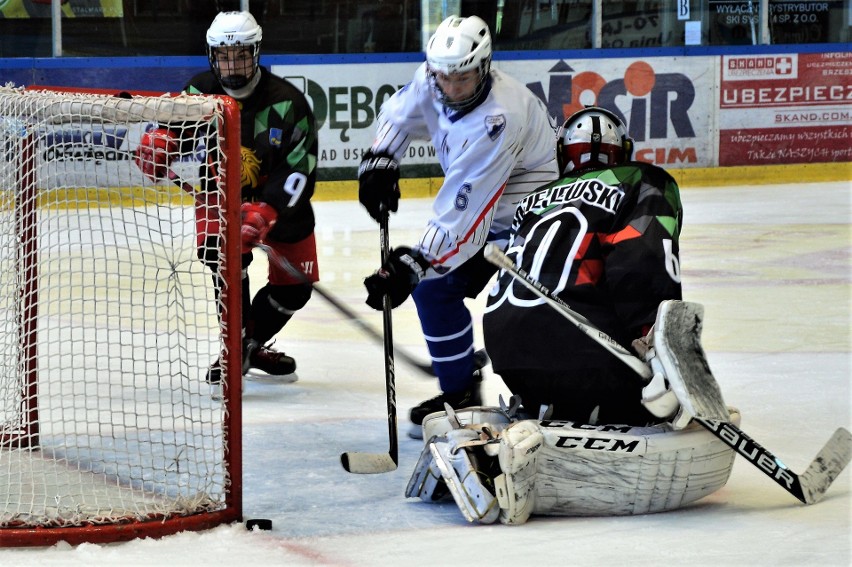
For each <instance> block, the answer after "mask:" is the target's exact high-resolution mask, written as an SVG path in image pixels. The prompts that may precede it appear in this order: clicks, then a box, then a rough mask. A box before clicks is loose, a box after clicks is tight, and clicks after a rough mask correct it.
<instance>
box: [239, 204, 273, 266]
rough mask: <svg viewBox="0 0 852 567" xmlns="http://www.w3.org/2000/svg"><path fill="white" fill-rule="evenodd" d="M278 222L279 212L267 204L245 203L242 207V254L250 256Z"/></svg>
mask: <svg viewBox="0 0 852 567" xmlns="http://www.w3.org/2000/svg"><path fill="white" fill-rule="evenodd" d="M277 220H278V212H277V211H276V210H275V208H274V207H272V206H271V205H267V204H266V203H243V204H242V206H240V223H241V228H240V237H241V239H242V253H243V254H248V253H249V252H251V249H252V248H254V247H255V246H257V245H258V244H259V243H260V242H261V241H262V240H263V239H265V238H266V235H267V234H269V231H270V230H272V227H273V226H275V223H276V221H277Z"/></svg>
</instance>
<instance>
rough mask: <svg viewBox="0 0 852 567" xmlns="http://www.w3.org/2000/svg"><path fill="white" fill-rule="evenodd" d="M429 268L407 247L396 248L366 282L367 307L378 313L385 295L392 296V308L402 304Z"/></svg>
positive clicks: (422, 258) (423, 260)
mask: <svg viewBox="0 0 852 567" xmlns="http://www.w3.org/2000/svg"><path fill="white" fill-rule="evenodd" d="M428 268H429V262H428V260H426V258H424V257H423V256H421V255H420V254H418V253H417V252H414V251H412V250H411V248H407V247H405V246H400V247H399V248H394V249H393V250H391V252H390V254H389V255H388V259H387V261H385V263H384V265H382V267H381V268H380V269H379V270H378V271H377V272H376V273H375V274H373V275H372V276H370V277H368V278H367V279H365V280H364V287H366V288H367V305H369V306H370V307H372V308H373V309H375V310H377V311H381V310H382V300H383V299H384V296H385V294H388V295H390V300H391V308H394V307H398V306H399V305H401V304H402V302H404V301H405V300H406V299H408V296H409V295H411V292H412V291H414V288H415V287H417V284H419V283H420V280H422V279H423V276H424V275H425V274H426V270H427V269H428Z"/></svg>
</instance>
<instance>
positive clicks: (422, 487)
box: [405, 439, 451, 502]
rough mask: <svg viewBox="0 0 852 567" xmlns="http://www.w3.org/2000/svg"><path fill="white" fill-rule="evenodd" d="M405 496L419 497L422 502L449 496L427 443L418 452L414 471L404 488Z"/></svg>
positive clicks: (440, 499) (436, 500)
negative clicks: (418, 456)
mask: <svg viewBox="0 0 852 567" xmlns="http://www.w3.org/2000/svg"><path fill="white" fill-rule="evenodd" d="M430 441H434V439H430ZM405 496H406V497H407V498H420V499H421V500H423V501H424V502H439V501H442V500H446V499H448V498H449V497H450V496H451V495H450V491H449V490H448V489H447V485H446V483H445V482H444V478H443V477H442V476H441V471H440V469H438V465H437V464H435V458H434V457H433V456H432V451H430V450H429V443H427V444H426V445H425V446H424V447H423V451H421V452H420V458H419V459H418V460H417V464H416V465H415V466H414V472H413V473H412V474H411V478H410V479H409V480H408V486H407V487H406V488H405Z"/></svg>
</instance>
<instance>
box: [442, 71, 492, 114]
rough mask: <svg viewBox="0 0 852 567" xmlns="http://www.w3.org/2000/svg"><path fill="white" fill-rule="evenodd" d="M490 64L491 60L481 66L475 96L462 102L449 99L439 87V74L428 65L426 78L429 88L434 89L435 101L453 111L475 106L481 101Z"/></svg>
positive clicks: (474, 91)
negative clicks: (480, 97)
mask: <svg viewBox="0 0 852 567" xmlns="http://www.w3.org/2000/svg"><path fill="white" fill-rule="evenodd" d="M489 63H490V59H489V60H484V61H482V62H481V63H480V64H479V83H477V85H476V88H475V89H473V94H472V95H470V97H468V98H466V99H464V100H461V101H451V100H448V99H447V95H446V93H444V90H443V89H442V88H441V87H440V86H439V85H438V77H437V72H436V71H434V70H433V69H432V67H430V66H429V65H428V64H427V65H426V76H427V77H428V78H429V86H430V87H431V88H432V93H433V94H434V96H435V100H437V101H438V102H440V103H441V104H442V105H444V106H445V107H446V108H449V109H451V110H464V109H465V108H468V107H470V106H471V105H473V103H475V102H476V101H477V100H478V99H479V95H481V94H482V90H483V89H484V88H485V77H486V75H488V70H489V69H490V65H489Z"/></svg>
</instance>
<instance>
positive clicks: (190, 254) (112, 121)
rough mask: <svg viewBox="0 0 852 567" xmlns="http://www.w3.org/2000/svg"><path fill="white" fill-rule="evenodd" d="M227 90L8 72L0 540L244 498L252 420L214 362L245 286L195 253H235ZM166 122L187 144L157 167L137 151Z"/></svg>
mask: <svg viewBox="0 0 852 567" xmlns="http://www.w3.org/2000/svg"><path fill="white" fill-rule="evenodd" d="M224 106H225V104H224V103H223V100H222V99H217V98H211V97H200V96H188V95H180V96H176V97H172V96H167V95H165V96H162V97H143V96H132V97H128V96H127V95H125V96H124V97H123V98H122V97H118V96H113V95H110V94H94V93H82V92H74V93H70V92H56V91H53V90H38V89H34V90H22V89H17V88H12V87H10V86H7V87H0V317H2V318H0V325H2V329H1V330H0V538H3V534H4V530H5V533H8V532H9V530H15V529H22V528H32V527H43V528H57V529H61V528H67V527H86V526H98V527H99V528H100V527H102V526H108V525H127V524H128V523H140V524H142V523H145V522H160V523H162V522H163V521H164V520H168V519H171V518H175V517H186V516H191V515H195V514H204V513H208V512H211V511H217V512H219V511H221V510H224V509H227V508H228V507H229V506H231V505H233V502H232V501H231V500H229V496H233V494H232V490H234V488H235V487H234V486H233V485H234V482H235V476H234V475H235V474H236V475H238V474H239V471H233V470H231V467H229V461H228V459H229V458H230V457H231V454H232V452H233V451H232V450H231V447H232V445H231V443H233V442H234V441H235V440H234V439H233V437H234V436H235V435H236V436H237V437H238V436H239V434H240V432H239V429H236V431H234V430H233V427H231V428H229V427H228V425H229V421H228V420H229V415H230V413H231V412H230V407H231V406H230V403H231V402H232V400H226V401H224V402H223V401H219V400H216V399H213V398H212V397H211V395H210V387H209V385H208V384H207V383H206V381H205V376H206V373H207V370H208V367H209V366H210V365H211V363H212V362H213V361H214V360H216V359H217V357H219V356H220V354H221V355H222V356H223V357H224V360H223V362H225V363H226V364H225V366H226V369H227V367H228V365H227V361H228V356H227V355H226V354H224V353H227V352H229V349H230V348H233V342H234V341H233V339H231V338H229V333H228V332H227V331H228V322H229V321H233V319H232V318H229V316H228V315H227V314H228V313H230V310H232V309H238V308H235V307H232V306H231V301H232V300H231V299H229V298H234V299H235V300H238V297H237V296H238V295H239V294H234V293H228V292H227V291H226V292H225V293H224V294H216V293H214V285H213V278H212V271H211V266H209V265H205V263H203V262H201V261H200V260H199V256H198V245H199V243H201V244H202V246H205V245H206V246H216V245H217V244H218V246H217V250H218V251H219V254H218V264H217V265H216V266H215V269H217V270H220V274H224V275H227V266H228V263H227V261H226V260H227V259H228V258H234V257H236V255H231V256H229V253H226V248H227V247H226V246H225V243H226V242H227V241H228V234H227V226H229V223H228V222H227V217H226V215H225V213H224V211H225V210H226V209H227V206H226V203H227V195H226V193H227V192H226V191H225V189H224V184H223V177H224V176H223V173H224V171H225V170H226V169H227V159H228V152H227V151H226V150H227V148H228V145H227V144H226V143H225V142H226V140H227V136H228V135H229V132H230V130H229V128H231V126H230V122H231V121H232V117H230V116H229V115H227V113H226V112H225V108H224ZM162 127H167V128H168V129H169V130H170V132H172V133H173V134H174V136H175V139H176V140H177V141H178V143H177V149H176V150H175V151H174V152H173V155H172V156H171V158H170V167H169V170H170V173H169V175H168V176H166V177H165V178H164V179H162V180H157V181H154V180H152V179H151V178H149V177H147V176H146V175H143V173H142V171H141V170H140V168H139V165H138V164H137V162H136V161H135V159H134V155H135V153H134V152H135V150H136V146H137V145H138V144H139V141H140V137H141V136H142V135H143V134H144V133H145V132H147V131H150V130H151V129H153V128H162ZM234 132H235V133H237V134H236V135H237V136H238V129H237V130H234ZM236 147H237V148H238V147H239V142H238V141H237V146H236ZM234 163H239V158H238V157H237V158H236V160H235V161H234ZM190 193H192V194H190ZM199 218H204V219H208V220H209V223H207V224H206V225H205V230H207V231H208V232H209V234H211V235H215V236H218V237H219V238H218V241H217V240H215V239H214V240H211V239H209V238H208V239H206V240H205V239H198V237H197V230H198V228H199V222H198V220H197V219H199ZM231 224H233V223H231ZM237 233H238V229H237ZM207 257H208V263H209V258H211V257H212V258H214V261H215V259H216V258H217V255H216V254H210V253H208V254H207ZM238 263H239V259H238V257H236V260H235V261H233V264H232V265H235V266H237V270H238V269H239V266H238ZM226 281H228V282H232V281H235V280H233V279H227V280H226ZM225 289H226V290H227V286H226V288H225ZM220 295H221V296H220ZM223 301H226V302H227V303H223ZM236 334H237V336H238V335H239V328H237V329H236ZM237 344H238V343H237ZM237 351H238V347H237ZM225 375H226V376H227V373H225ZM229 435H230V437H231V438H229ZM27 543H33V542H27ZM35 543H38V542H35ZM24 544H26V543H24Z"/></svg>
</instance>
